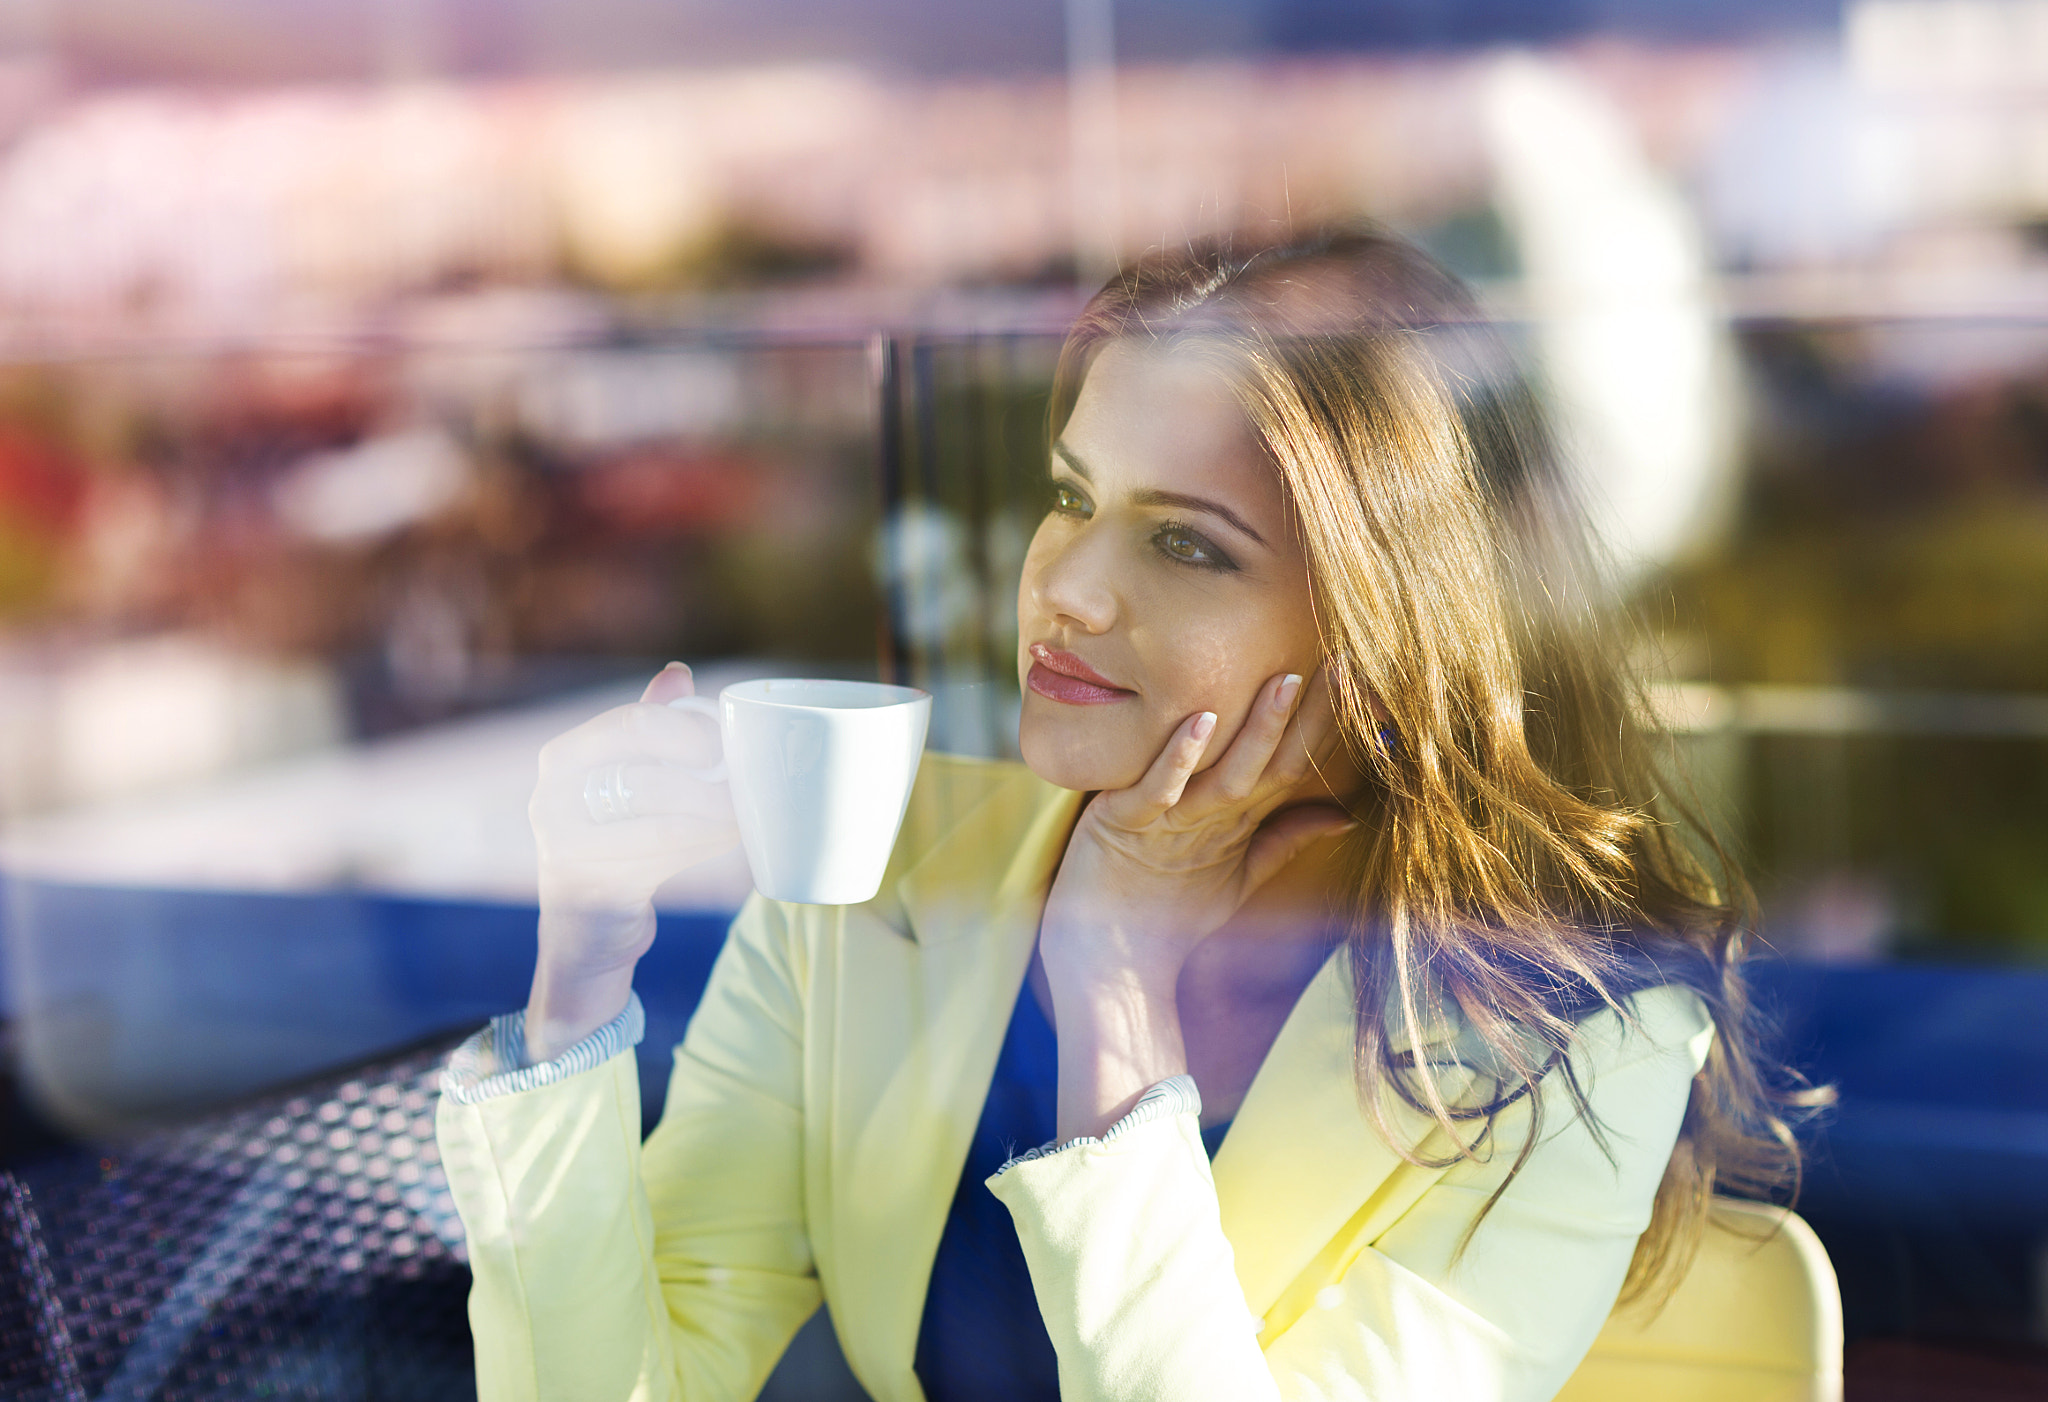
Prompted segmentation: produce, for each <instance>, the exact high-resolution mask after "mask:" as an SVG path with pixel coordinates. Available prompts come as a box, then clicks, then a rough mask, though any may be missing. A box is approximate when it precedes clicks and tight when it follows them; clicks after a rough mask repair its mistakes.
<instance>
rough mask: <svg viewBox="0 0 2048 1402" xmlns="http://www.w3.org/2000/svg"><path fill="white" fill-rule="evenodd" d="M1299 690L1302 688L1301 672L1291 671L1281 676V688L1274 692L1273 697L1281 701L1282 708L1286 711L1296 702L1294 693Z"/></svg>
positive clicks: (1278, 701)
mask: <svg viewBox="0 0 2048 1402" xmlns="http://www.w3.org/2000/svg"><path fill="white" fill-rule="evenodd" d="M1299 690H1301V673H1299V672H1289V673H1288V674H1287V675H1286V676H1284V677H1282V678H1280V690H1279V691H1277V692H1275V693H1274V695H1273V699H1274V701H1276V702H1277V703H1279V706H1280V709H1281V710H1283V711H1284V710H1286V709H1287V708H1288V707H1289V706H1292V705H1293V704H1294V693H1295V692H1297V691H1299Z"/></svg>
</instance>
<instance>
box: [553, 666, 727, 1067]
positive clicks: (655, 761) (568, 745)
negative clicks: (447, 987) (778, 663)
mask: <svg viewBox="0 0 2048 1402" xmlns="http://www.w3.org/2000/svg"><path fill="white" fill-rule="evenodd" d="M695 690H696V685H695V682H694V681H693V679H692V678H691V676H690V669H689V668H688V667H685V666H684V665H683V664H682V663H680V662H671V663H670V664H669V665H668V666H667V667H666V668H664V669H663V670H662V671H661V672H660V673H659V674H658V675H657V676H656V677H655V678H654V680H653V681H651V682H649V683H648V685H647V690H646V691H645V692H643V693H642V694H641V697H640V700H639V701H637V702H635V703H633V704H632V705H628V706H618V707H614V708H613V709H612V710H609V711H606V712H605V713H604V714H603V715H601V716H598V717H597V718H595V719H594V720H590V721H586V722H585V723H584V724H582V725H579V726H577V727H576V728H575V729H574V730H571V731H568V732H566V733H565V734H562V735H558V736H556V737H555V738H554V739H553V740H550V741H549V742H548V743H547V744H546V745H545V746H544V747H543V748H542V749H541V752H540V782H539V783H538V784H537V785H536V786H535V787H534V791H533V801H532V802H531V803H529V804H528V805H527V815H528V817H529V819H530V820H531V821H532V824H533V836H534V841H535V845H536V846H537V847H538V848H539V852H540V956H539V959H538V960H537V961H536V963H535V966H534V975H533V993H532V995H531V997H530V998H529V1000H528V1002H527V1009H526V1045H527V1056H528V1059H529V1061H532V1062H541V1061H548V1060H552V1059H553V1058H554V1057H556V1056H558V1055H560V1054H561V1053H562V1052H563V1051H565V1050H567V1049H568V1048H569V1047H571V1046H573V1045H574V1044H575V1043H577V1042H579V1041H581V1040H582V1039H583V1038H584V1037H586V1036H588V1035H589V1034H590V1033H592V1032H594V1031H596V1030H597V1029H598V1028H599V1027H602V1026H603V1025H604V1024H605V1023H607V1022H609V1021H611V1019H612V1018H614V1017H616V1016H617V1015H618V1014H619V1012H620V1010H621V1009H623V1008H624V1007H625V1006H626V999H627V995H628V994H629V993H630V992H631V989H632V983H633V968H634V965H636V964H637V963H638V962H639V960H640V956H641V955H643V954H645V953H646V952H647V950H648V947H649V946H650V945H652V944H653V943H654V903H653V901H654V892H655V889H656V888H657V887H659V886H660V885H661V884H662V883H663V882H664V881H666V880H668V878H670V877H671V876H674V875H675V874H676V873H677V872H679V871H682V870H684V869H685V868H687V867H691V866H695V865H696V864H697V863H699V862H702V861H706V860H709V859H710V858H712V857H716V856H720V855H722V854H724V853H726V852H729V851H731V850H732V849H733V848H734V847H735V846H737V845H738V843H739V829H738V826H737V824H736V823H735V821H734V818H733V811H732V799H731V795H730V791H729V790H728V789H727V787H726V786H725V785H724V784H718V783H706V782H704V781H703V780H701V779H697V778H693V777H692V776H691V775H690V773H689V772H688V768H690V767H694V768H708V767H710V766H711V765H713V764H715V763H717V762H718V758H719V741H718V733H717V730H716V728H715V727H714V726H712V725H711V724H709V723H708V722H707V721H706V720H705V718H704V717H701V716H692V715H688V714H685V713H684V712H681V711H676V710H672V709H670V708H669V706H668V704H667V703H668V702H670V701H674V700H677V699H679V698H681V697H685V696H689V695H692V694H694V692H695ZM607 773H613V774H616V775H618V776H620V777H622V778H623V780H624V785H623V787H624V789H625V791H626V792H627V793H628V794H630V799H629V800H628V801H627V808H626V813H625V815H624V816H622V817H618V818H614V819H611V820H608V821H599V819H598V818H597V817H596V816H594V815H593V814H592V812H591V803H590V801H589V799H588V798H586V796H585V795H586V792H587V791H588V790H589V788H590V786H591V783H592V776H593V774H596V775H599V776H603V775H605V774H607Z"/></svg>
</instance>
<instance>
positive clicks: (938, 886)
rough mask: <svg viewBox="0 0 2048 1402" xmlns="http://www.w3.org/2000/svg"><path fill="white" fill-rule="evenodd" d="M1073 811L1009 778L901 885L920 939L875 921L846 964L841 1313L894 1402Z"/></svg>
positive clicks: (908, 1373) (867, 1369)
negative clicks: (934, 1260) (860, 946)
mask: <svg viewBox="0 0 2048 1402" xmlns="http://www.w3.org/2000/svg"><path fill="white" fill-rule="evenodd" d="M1079 799H1080V795H1078V794H1073V793H1067V792H1065V791H1063V790H1059V789H1054V788H1052V787H1051V786H1050V785H1046V784H1043V783H1041V782H1039V781H1037V780H1035V779H1032V778H1030V777H1029V776H1028V775H1025V774H1021V773H1020V774H1019V775H1018V777H1016V778H1014V779H1011V780H1009V781H1008V782H1006V783H1005V784H1004V785H1003V786H1002V787H1001V788H1000V789H998V790H997V791H996V792H995V793H994V794H992V795H991V796H990V797H989V799H988V801H987V802H985V803H983V804H981V805H980V806H979V807H977V808H976V809H974V810H973V811H972V812H970V813H968V814H967V815H966V816H965V817H964V818H963V819H962V820H961V822H960V823H959V824H958V826H956V827H954V828H953V829H952V830H951V831H950V832H949V833H948V834H947V835H946V836H945V837H944V838H943V839H941V840H940V841H939V842H938V843H936V844H935V845H934V846H933V847H932V849H931V850H930V851H929V852H928V853H927V854H926V855H925V856H924V857H923V858H922V859H921V860H919V861H918V862H917V863H916V864H915V865H914V866H913V867H911V868H910V869H909V870H908V871H907V872H906V873H905V874H904V876H903V877H902V879H901V880H900V881H899V882H898V883H897V886H896V894H897V897H898V899H899V900H900V901H901V909H902V913H903V916H904V918H905V920H906V922H907V923H908V925H909V926H910V931H909V933H910V938H909V939H905V938H903V937H902V936H901V935H898V934H896V933H895V932H893V931H886V932H885V928H882V927H881V921H879V920H870V921H869V924H870V925H871V926H874V927H877V928H874V929H872V930H871V931H870V932H869V934H868V937H867V939H866V940H864V941H863V944H864V945H868V946H872V947H863V948H860V949H854V948H850V947H849V948H845V949H843V950H842V951H841V960H842V964H841V968H840V976H839V981H838V982H839V1007H838V1008H837V1010H836V1015H835V1018H834V1022H835V1024H836V1028H835V1031H836V1037H835V1043H836V1045H835V1047H834V1049H833V1053H832V1055H833V1056H834V1058H835V1061H836V1063H837V1066H836V1070H835V1072H834V1077H835V1081H836V1083H837V1084H836V1087H835V1092H834V1096H833V1099H834V1120H835V1125H834V1133H833V1136H832V1138H833V1145H834V1151H833V1163H832V1185H833V1186H832V1192H831V1200H832V1211H831V1220H832V1234H833V1238H834V1252H833V1254H834V1256H835V1257H836V1258H837V1259H836V1262H835V1265H836V1267H837V1269H835V1270H833V1271H832V1274H833V1275H836V1276H837V1277H838V1282H837V1283H838V1284H839V1285H840V1286H841V1288H840V1289H839V1290H837V1291H833V1292H831V1303H832V1310H833V1314H834V1317H835V1320H836V1322H837V1324H838V1328H839V1333H840V1337H841V1339H842V1340H843V1341H844V1343H845V1346H846V1349H847V1353H848V1358H849V1362H852V1363H853V1364H854V1366H855V1368H856V1371H857V1372H859V1374H860V1375H861V1378H862V1381H863V1382H865V1383H867V1385H868V1386H869V1387H870V1388H872V1389H874V1390H875V1391H876V1392H877V1394H878V1396H880V1397H883V1398H885V1399H887V1398H896V1397H904V1398H915V1397H919V1396H921V1391H920V1389H919V1388H918V1385H917V1380H916V1376H915V1370H914V1364H915V1360H916V1352H917V1331H918V1325H919V1323H920V1321H921V1318H922V1315H923V1312H924V1297H925V1290H926V1287H927V1285H928V1284H929V1282H930V1278H931V1267H932V1259H933V1257H934V1256H935V1255H936V1253H937V1251H938V1244H939V1235H940V1233H941V1231H942V1230H943V1229H944V1226H945V1219H946V1214H947V1211H948V1210H949V1209H950V1207H951V1205H952V1201H953V1194H954V1190H955V1188H956V1186H957V1185H958V1183H959V1179H960V1172H961V1169H962V1167H963V1165H964V1164H965V1162H966V1158H967V1146H968V1143H969V1141H970V1140H971V1139H972V1137H973V1134H974V1126H975V1124H976V1123H977V1122H978V1121H979V1119H980V1116H981V1107H982V1101H983V1100H984V1099H985V1098H986V1097H987V1095H988V1086H989V1080H990V1077H991V1076H992V1075H993V1074H994V1071H995V1063H996V1057H997V1055H998V1053H999V1052H1000V1051H1001V1048H1002V1041H1003V1033H1004V1030H1005V1028H1006V1027H1007V1025H1008V1015H1009V1012H1010V1009H1011V1007H1012V1006H1013V1004H1014V1002H1015V1000H1016V998H1017V996H1018V991H1019V989H1020V988H1022V986H1023V982H1024V973H1025V969H1026V967H1027V966H1028V965H1029V963H1030V959H1031V950H1032V947H1033V943H1034V941H1035V939H1036V937H1037V932H1038V920H1039V915H1040V912H1041V910H1042V908H1043V905H1044V901H1045V892H1046V889H1047V887H1048V885H1049V884H1050V881H1051V878H1052V873H1053V869H1054V867H1055V865H1056V863H1057V859H1058V855H1059V848H1060V844H1061V842H1062V840H1063V839H1064V838H1065V836H1066V833H1067V830H1068V828H1069V827H1070V826H1071V824H1072V820H1073V813H1074V809H1075V806H1076V805H1077V804H1078V802H1079ZM848 914H849V920H851V918H852V915H853V912H849V913H848ZM849 934H851V929H850V927H849ZM822 1264H823V1263H822V1262H821V1265H822Z"/></svg>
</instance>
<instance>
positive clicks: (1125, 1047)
mask: <svg viewBox="0 0 2048 1402" xmlns="http://www.w3.org/2000/svg"><path fill="white" fill-rule="evenodd" d="M1046 978H1047V982H1048V984H1049V986H1050V989H1051V992H1052V1001H1053V1021H1054V1023H1055V1025H1056V1026H1057V1028H1058V1035H1059V1100H1058V1110H1057V1132H1058V1135H1059V1137H1060V1139H1061V1140H1063V1141H1064V1140H1068V1139H1076V1138H1080V1137H1081V1136H1083V1135H1097V1136H1099V1135H1101V1134H1103V1133H1104V1132H1105V1131H1106V1130H1108V1128H1109V1127H1110V1126H1111V1125H1113V1124H1115V1123H1116V1122H1117V1121H1118V1120H1119V1119H1121V1118H1123V1116H1124V1115H1125V1114H1126V1113H1128V1112H1129V1110H1130V1108H1131V1106H1133V1105H1135V1104H1136V1103H1137V1100H1138V1097H1139V1096H1141V1095H1143V1094H1144V1093H1145V1092H1146V1091H1147V1090H1149V1089H1150V1088H1151V1087H1153V1086H1155V1085H1157V1084H1158V1083H1159V1082H1160V1081H1163V1080H1165V1079H1166V1078H1167V1077H1169V1076H1177V1075H1181V1074H1183V1073H1184V1072H1186V1070H1187V1069H1188V1065H1187V1047H1186V1044H1185V1042H1184V1041H1183V1039H1182V1036H1181V1026H1180V1005H1179V999H1178V994H1177V988H1178V984H1179V974H1178V966H1177V965H1176V966H1173V967H1171V968H1168V967H1165V966H1164V965H1153V966H1145V965H1128V964H1127V965H1121V966H1107V967H1098V968H1094V969H1091V970H1085V971H1084V970H1077V969H1076V968H1074V967H1073V966H1071V965H1069V966H1067V967H1065V968H1063V969H1060V970H1058V971H1055V969H1054V967H1053V965H1052V963H1051V962H1050V961H1048V963H1047V967H1046Z"/></svg>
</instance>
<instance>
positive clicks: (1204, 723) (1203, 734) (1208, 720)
mask: <svg viewBox="0 0 2048 1402" xmlns="http://www.w3.org/2000/svg"><path fill="white" fill-rule="evenodd" d="M1215 728H1216V713H1215V712H1214V711H1204V712H1202V714H1200V715H1199V716H1196V717H1195V729H1194V732H1193V733H1194V737H1195V738H1196V739H1197V740H1206V739H1208V738H1209V732H1210V731H1212V730H1214V729H1215Z"/></svg>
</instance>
